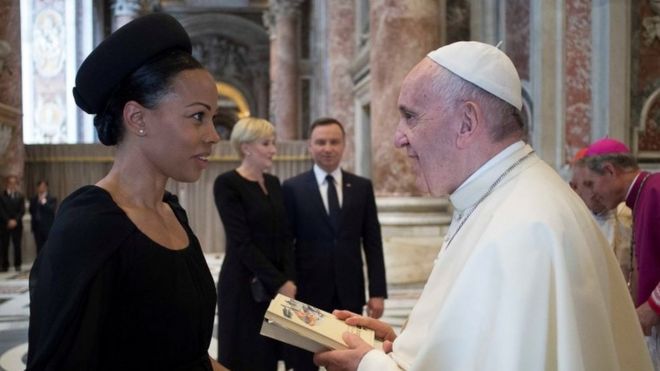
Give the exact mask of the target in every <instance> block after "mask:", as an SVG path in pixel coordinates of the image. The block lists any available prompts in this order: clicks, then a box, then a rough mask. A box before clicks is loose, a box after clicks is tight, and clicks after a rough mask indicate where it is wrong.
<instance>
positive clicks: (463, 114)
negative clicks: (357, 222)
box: [315, 42, 651, 371]
mask: <svg viewBox="0 0 660 371" xmlns="http://www.w3.org/2000/svg"><path fill="white" fill-rule="evenodd" d="M521 107H522V98H521V85H520V79H519V77H518V73H517V71H516V69H515V67H514V66H513V63H512V62H511V60H510V59H509V58H508V57H507V56H506V55H505V54H504V53H503V52H501V51H500V50H499V49H497V48H495V47H493V46H490V45H486V44H483V43H479V42H458V43H454V44H450V45H447V46H444V47H442V48H440V49H438V50H435V51H433V52H431V53H429V54H428V56H427V57H426V58H424V59H423V60H422V61H421V62H420V63H419V64H417V66H415V67H414V68H413V70H412V71H411V72H410V73H409V74H408V76H407V77H406V78H405V80H404V81H403V84H402V87H401V93H400V96H399V110H400V113H401V119H400V122H399V126H398V128H397V131H396V134H395V144H396V146H397V147H399V148H403V149H405V150H406V153H407V155H408V156H409V157H410V161H411V162H412V164H413V168H414V169H415V171H416V173H417V180H418V186H420V187H421V188H422V189H424V190H427V191H428V192H429V193H431V195H433V196H442V195H449V198H450V201H451V203H452V206H453V208H454V215H453V219H452V222H451V225H450V227H449V230H448V232H447V236H446V238H445V241H444V243H443V246H442V248H441V250H440V253H439V254H438V257H437V258H436V260H435V264H434V268H433V270H432V272H431V275H430V276H429V279H428V282H427V283H426V286H425V287H424V291H423V292H422V294H421V296H420V298H419V301H418V302H417V303H416V305H415V306H414V308H413V310H412V312H411V314H410V317H409V318H408V321H407V324H406V326H405V328H404V329H403V330H402V332H401V334H400V335H399V336H396V335H395V334H394V331H393V330H392V328H391V327H389V326H388V325H386V324H385V323H383V322H380V321H378V320H376V319H373V318H367V317H362V316H355V315H352V314H350V313H347V312H342V311H336V312H335V313H336V315H337V316H338V317H340V318H344V319H346V322H347V323H349V324H359V325H363V326H366V327H369V328H372V329H374V330H375V331H376V334H377V336H380V337H384V338H385V340H386V341H385V343H384V344H383V350H377V349H374V348H372V347H371V346H370V345H368V344H367V343H366V342H364V341H362V340H361V339H359V338H358V337H357V336H355V335H353V334H349V333H346V334H344V340H345V341H346V342H347V344H348V346H349V349H347V350H335V351H328V352H322V353H318V354H316V355H315V361H316V362H317V363H318V364H321V365H324V366H326V368H328V369H329V370H331V371H332V370H352V369H353V370H354V369H358V367H359V369H360V370H374V371H375V370H377V371H384V370H398V369H405V370H409V369H410V370H439V371H446V370H457V371H458V370H460V371H469V370H507V371H516V370H518V371H528V370H594V371H596V370H597V371H607V370H637V371H639V370H650V369H651V363H650V359H649V356H648V352H647V350H646V347H645V346H644V341H643V338H642V332H641V329H640V328H639V326H638V325H637V319H636V316H635V311H634V307H633V306H632V302H631V300H630V296H629V295H628V291H627V287H626V284H625V282H624V280H623V278H622V276H621V273H620V272H619V267H618V265H617V263H616V261H615V259H614V256H613V255H612V253H611V252H610V251H609V246H608V244H607V241H606V240H605V238H604V237H603V234H602V233H601V232H600V230H599V229H598V226H597V225H596V223H595V222H594V220H593V218H592V217H591V215H590V212H589V210H588V209H587V208H586V207H585V206H584V204H583V203H582V202H581V201H580V199H579V197H578V196H577V195H576V194H575V192H573V191H572V190H571V189H570V187H568V185H567V184H566V183H565V182H564V181H563V180H562V179H561V178H560V177H559V175H558V174H557V173H556V172H555V170H553V169H552V168H551V167H549V166H548V165H547V164H546V163H544V162H543V161H542V160H541V159H540V158H539V157H537V156H536V154H535V153H534V150H533V149H532V148H531V147H530V146H528V145H526V144H525V143H523V142H522V141H521V139H520V138H521V137H522V125H521V120H520V116H519V113H520V109H521Z"/></svg>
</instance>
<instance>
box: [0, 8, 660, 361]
mask: <svg viewBox="0 0 660 371" xmlns="http://www.w3.org/2000/svg"><path fill="white" fill-rule="evenodd" d="M154 12H164V13H167V14H170V15H172V16H174V17H175V18H176V19H177V20H178V21H179V22H180V23H181V24H182V25H183V27H184V28H185V30H186V31H187V32H188V34H189V35H190V38H191V40H192V44H193V55H194V56H195V57H196V58H197V59H198V60H199V61H201V63H202V64H203V65H204V66H205V67H206V68H207V69H208V70H209V71H210V72H211V74H212V75H213V77H214V78H215V80H216V86H217V90H218V93H219V97H220V98H219V102H218V103H219V107H220V114H219V115H217V117H216V118H215V119H214V124H215V127H216V130H217V131H218V133H219V134H220V137H221V138H222V139H223V140H221V141H220V142H219V143H218V144H217V145H215V146H214V149H213V153H212V156H211V157H210V158H209V167H208V169H206V171H205V172H204V173H203V175H202V177H201V178H200V179H199V181H197V182H195V183H179V182H175V181H170V183H169V184H168V190H170V191H171V192H173V193H175V194H177V195H178V197H179V200H180V202H181V204H182V206H183V207H184V208H185V209H186V210H187V212H188V216H189V219H190V225H191V226H192V228H193V230H194V231H195V233H196V234H197V236H198V238H199V240H200V243H201V246H202V248H203V250H204V252H205V254H206V255H207V260H208V262H209V266H210V267H211V272H212V274H213V275H214V277H216V278H217V276H218V271H219V269H220V264H221V261H222V256H223V251H224V245H225V237H224V231H223V228H222V223H221V221H220V218H219V216H218V212H217V210H216V208H215V206H214V204H213V202H212V199H213V194H212V188H213V181H214V179H215V178H216V176H217V175H218V174H220V173H223V172H225V171H228V170H230V169H233V168H235V167H236V166H237V165H238V164H239V157H238V156H237V155H236V153H235V152H233V150H232V148H231V146H230V145H229V143H228V141H227V140H226V139H228V137H229V133H230V132H231V130H232V127H233V125H234V123H235V122H236V121H237V120H238V119H240V118H243V117H248V116H255V117H260V118H265V119H268V120H269V121H270V122H272V123H273V124H274V125H275V130H276V135H277V147H278V152H277V156H276V157H275V161H274V165H273V168H272V173H273V174H275V175H277V176H278V177H279V178H280V180H282V181H284V180H285V179H287V178H290V177H292V176H294V175H296V174H299V173H301V172H303V171H306V170H308V169H309V168H310V167H311V165H312V159H311V157H310V155H309V154H308V149H307V138H308V136H309V130H308V128H309V125H310V123H311V122H312V121H314V120H315V119H316V118H319V117H324V116H332V117H335V118H337V119H338V120H339V121H340V122H342V123H343V125H344V127H345V129H346V138H347V141H346V149H345V152H344V156H343V161H342V167H343V168H344V169H346V170H349V171H351V172H354V173H356V174H358V175H361V176H364V177H367V178H369V179H371V180H372V182H373V185H374V188H375V189H374V190H375V194H376V198H377V206H378V215H379V219H380V223H381V228H382V236H383V248H384V256H385V264H386V272H387V279H388V284H389V285H390V297H391V299H392V300H389V301H388V304H387V305H386V309H385V318H386V320H390V321H392V322H394V323H399V324H401V323H402V321H403V319H404V318H405V316H406V313H407V311H408V310H410V308H411V307H412V303H414V299H415V297H416V295H418V294H419V292H420V290H421V287H422V284H423V282H424V280H425V279H426V277H427V275H428V274H429V272H430V269H431V265H432V262H433V259H434V257H435V256H436V255H437V253H438V249H439V247H440V246H441V244H442V239H443V237H444V234H445V231H446V228H447V226H448V225H449V222H450V220H451V207H450V205H449V203H448V200H447V199H446V198H431V197H429V196H428V195H425V194H422V193H420V191H418V190H417V189H416V186H415V175H414V172H413V171H412V169H411V168H410V165H409V164H408V162H407V158H406V155H405V153H404V152H403V151H401V150H397V149H396V148H395V147H394V144H393V135H394V131H395V128H396V126H397V123H398V120H399V112H398V108H397V98H398V94H399V89H400V86H401V82H402V80H403V78H404V77H405V75H406V73H407V72H408V71H409V70H410V69H411V67H412V66H414V65H415V64H416V63H417V62H418V61H419V60H420V59H421V58H423V57H424V55H426V53H428V52H429V51H431V50H433V49H436V48H438V47H439V46H442V45H446V44H449V43H452V42H455V41H461V40H478V41H482V42H486V43H489V44H493V45H496V44H499V45H500V46H499V47H500V48H501V49H502V50H503V51H505V52H506V54H507V55H509V57H510V58H511V59H512V61H513V62H514V64H515V66H516V68H517V70H518V73H519V75H520V78H521V80H522V89H523V92H522V94H523V108H522V114H523V115H522V116H523V121H524V125H525V140H526V141H527V142H528V143H529V144H530V145H531V146H532V147H533V148H534V149H535V150H536V153H537V154H538V155H539V156H540V157H541V158H542V159H543V160H545V161H546V162H547V163H548V164H550V165H551V166H552V167H554V168H555V169H556V170H557V171H558V172H559V173H560V174H562V175H564V174H565V172H566V169H567V164H568V162H569V161H570V159H572V158H573V157H574V155H575V154H576V153H577V152H578V151H579V150H580V149H581V148H583V147H585V146H587V145H588V144H589V143H591V142H593V141H594V140H596V139H599V138H603V137H612V138H616V139H619V140H621V141H623V142H624V143H626V144H627V145H628V146H629V147H630V149H631V151H632V152H633V153H634V155H635V156H636V158H637V160H638V162H639V163H640V165H641V167H642V168H644V169H647V170H651V171H658V170H660V1H655V0H610V1H596V0H543V1H541V0H417V1H390V0H332V1H326V0H89V1H87V0H20V1H19V0H2V1H0V177H1V178H2V179H3V183H2V185H3V186H4V179H5V178H6V177H7V176H10V175H15V176H16V177H17V178H18V180H19V189H20V190H21V192H22V193H24V194H25V195H26V196H31V195H34V194H35V192H36V185H37V181H38V180H40V179H46V180H47V181H48V182H49V189H50V192H51V193H52V194H53V195H54V196H55V197H57V199H58V200H62V199H64V198H66V196H67V195H68V194H69V193H71V192H72V191H74V190H75V189H77V188H79V187H81V186H83V185H87V184H94V183H96V182H97V181H98V180H99V179H100V178H101V177H102V176H103V175H104V174H105V173H106V172H107V171H108V170H109V169H110V167H111V165H112V161H113V148H112V147H106V146H104V145H102V144H101V143H100V142H99V140H98V138H97V137H96V134H95V131H94V126H93V124H92V119H93V117H92V116H91V115H88V114H86V113H84V112H83V111H81V110H80V109H78V108H77V107H76V105H75V102H74V98H73V96H72V94H71V89H72V87H73V86H74V79H75V74H76V70H77V68H78V67H79V66H80V63H81V62H82V61H83V60H84V59H85V57H86V56H87V55H88V54H89V53H90V51H91V50H92V49H93V48H94V47H95V46H96V45H98V44H99V43H100V42H101V41H102V40H103V39H104V38H105V37H107V36H108V35H109V34H110V33H112V32H113V30H116V29H117V28H119V27H121V26H122V25H124V24H126V23H127V22H130V21H131V20H133V19H135V18H137V17H139V16H141V15H144V14H149V13H154ZM24 225H25V226H26V228H25V229H24V232H23V234H24V238H23V242H22V251H23V267H22V268H23V269H22V270H21V271H20V272H14V271H11V270H10V271H9V272H5V273H0V370H22V369H24V367H25V356H26V352H27V340H26V339H27V325H28V315H29V314H28V307H27V306H28V301H29V297H28V281H27V279H28V274H29V268H30V265H31V262H32V261H33V260H34V258H35V256H36V248H35V244H34V239H33V237H32V233H31V231H30V228H29V226H30V222H29V214H26V216H25V218H24ZM211 348H212V349H215V345H212V347H211Z"/></svg>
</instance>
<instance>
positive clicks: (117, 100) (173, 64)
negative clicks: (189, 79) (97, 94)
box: [94, 49, 204, 146]
mask: <svg viewBox="0 0 660 371" xmlns="http://www.w3.org/2000/svg"><path fill="white" fill-rule="evenodd" d="M203 68H204V67H202V65H201V64H200V63H199V62H198V61H197V60H196V59H195V58H194V57H193V56H192V55H190V54H188V53H186V52H185V51H181V50H178V49H172V50H168V51H166V52H164V53H162V54H160V55H158V56H157V57H155V58H154V59H152V60H151V61H149V62H147V63H145V64H143V65H142V66H141V67H140V68H138V69H137V70H135V72H133V73H132V74H130V75H129V76H128V77H126V78H125V79H124V80H122V82H121V83H120V84H119V86H118V87H117V89H116V90H115V92H114V93H113V94H112V95H111V96H110V99H108V103H107V105H106V108H105V110H104V111H103V112H101V113H99V114H97V115H96V116H95V117H94V127H96V132H97V133H98V136H99V140H100V141H101V143H103V144H105V145H106V146H112V145H115V144H117V143H119V142H120V141H121V139H122V136H123V134H124V129H123V128H124V126H123V125H122V116H123V111H124V106H125V105H126V103H127V102H129V101H136V102H138V103H140V104H141V105H143V106H145V107H147V108H154V107H155V106H156V105H157V104H158V102H160V99H161V98H163V97H164V96H165V95H166V94H167V93H169V91H170V88H171V86H172V79H173V78H174V77H175V76H176V75H177V74H178V73H179V72H182V71H185V70H195V69H203Z"/></svg>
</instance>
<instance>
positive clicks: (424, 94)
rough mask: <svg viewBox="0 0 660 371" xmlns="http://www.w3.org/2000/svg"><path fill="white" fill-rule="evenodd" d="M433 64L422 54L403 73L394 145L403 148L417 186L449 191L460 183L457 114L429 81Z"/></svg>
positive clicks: (437, 193) (435, 67)
mask: <svg viewBox="0 0 660 371" xmlns="http://www.w3.org/2000/svg"><path fill="white" fill-rule="evenodd" d="M438 68H440V67H439V66H438V65H437V64H435V63H434V62H433V61H431V60H430V59H428V58H424V59H423V60H422V61H421V62H420V63H419V64H418V65H417V66H415V68H413V70H412V71H410V73H409V74H408V76H406V78H405V80H404V81H403V84H402V85H401V92H400V94H399V103H398V104H399V114H400V119H399V125H398V126H397V129H396V133H395V136H394V145H395V146H396V147H397V148H402V149H405V151H406V154H407V155H408V157H409V159H410V163H411V166H412V168H413V171H415V173H416V175H417V187H418V188H419V189H420V190H421V191H423V192H428V193H430V194H431V195H433V196H441V195H447V194H450V193H452V192H453V191H455V190H456V188H458V186H459V185H460V184H461V182H462V179H461V172H460V166H458V162H457V151H456V146H455V140H453V139H452V138H455V137H456V135H455V129H454V127H455V125H453V123H454V122H457V121H458V120H457V118H456V117H454V116H455V114H454V113H453V112H452V110H451V107H448V106H449V105H450V103H449V102H447V101H446V100H444V99H443V98H442V97H441V96H440V94H438V93H437V92H436V91H434V90H436V89H433V86H432V84H431V81H433V80H434V79H438V76H437V74H438V73H440V72H439V70H438Z"/></svg>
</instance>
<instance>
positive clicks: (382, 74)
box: [369, 0, 443, 195]
mask: <svg viewBox="0 0 660 371" xmlns="http://www.w3.org/2000/svg"><path fill="white" fill-rule="evenodd" d="M439 15H440V4H439V2H438V1H436V0H420V1H406V2H403V1H402V2H394V1H388V0H372V1H371V15H370V22H371V29H370V38H371V41H370V42H371V55H370V58H369V63H370V65H371V73H370V76H371V112H372V119H371V122H372V126H371V127H372V131H371V142H372V158H373V159H374V160H373V163H372V172H373V179H374V184H375V187H376V193H377V194H380V195H413V194H418V191H417V189H416V187H415V175H414V173H413V171H411V169H410V167H409V163H408V160H407V158H406V156H405V153H404V152H403V151H401V150H398V149H396V148H394V144H393V138H394V131H395V129H396V126H397V124H398V121H399V112H398V108H397V100H398V97H399V89H400V88H401V82H402V81H403V78H404V77H405V76H406V74H407V73H408V71H409V70H410V69H411V68H412V67H413V66H414V65H415V64H417V63H418V62H419V61H420V60H421V59H422V58H424V56H425V55H426V54H427V53H428V52H429V51H431V50H433V49H435V48H437V46H438V45H440V40H441V34H440V32H442V31H441V30H442V29H443V28H442V27H439V24H438V23H439V19H440V16H439Z"/></svg>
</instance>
